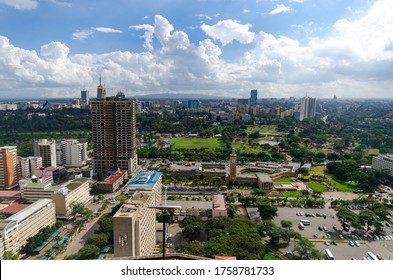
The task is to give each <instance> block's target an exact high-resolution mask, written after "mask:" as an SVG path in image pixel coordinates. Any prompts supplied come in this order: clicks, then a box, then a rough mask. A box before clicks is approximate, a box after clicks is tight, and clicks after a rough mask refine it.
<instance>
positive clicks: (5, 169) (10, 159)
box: [0, 146, 18, 189]
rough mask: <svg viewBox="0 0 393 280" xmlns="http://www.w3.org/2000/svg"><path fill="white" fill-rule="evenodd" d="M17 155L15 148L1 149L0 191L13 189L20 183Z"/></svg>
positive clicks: (6, 147)
mask: <svg viewBox="0 0 393 280" xmlns="http://www.w3.org/2000/svg"><path fill="white" fill-rule="evenodd" d="M17 153H18V150H17V148H16V147H15V146H5V147H0V189H11V188H13V187H15V186H16V184H17V182H18V169H17V158H18V154H17Z"/></svg>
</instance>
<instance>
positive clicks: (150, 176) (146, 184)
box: [128, 172, 162, 189]
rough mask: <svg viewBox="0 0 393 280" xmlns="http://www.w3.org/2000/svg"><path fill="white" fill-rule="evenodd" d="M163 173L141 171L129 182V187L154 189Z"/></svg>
mask: <svg viewBox="0 0 393 280" xmlns="http://www.w3.org/2000/svg"><path fill="white" fill-rule="evenodd" d="M161 175H162V173H161V172H141V173H139V175H138V176H136V177H135V178H134V179H133V180H132V181H131V182H130V183H129V184H128V188H137V189H138V188H139V189H140V188H142V189H152V188H153V187H154V185H155V184H156V183H157V181H158V179H159V178H160V177H161Z"/></svg>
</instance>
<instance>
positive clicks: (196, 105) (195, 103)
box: [187, 100, 201, 110]
mask: <svg viewBox="0 0 393 280" xmlns="http://www.w3.org/2000/svg"><path fill="white" fill-rule="evenodd" d="M187 103H188V109H194V110H197V109H200V108H201V102H200V101H199V100H188V102H187Z"/></svg>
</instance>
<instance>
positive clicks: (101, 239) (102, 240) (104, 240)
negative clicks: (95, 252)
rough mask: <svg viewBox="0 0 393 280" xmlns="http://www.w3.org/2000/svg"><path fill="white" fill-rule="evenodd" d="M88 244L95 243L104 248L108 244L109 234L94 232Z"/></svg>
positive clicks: (87, 241)
mask: <svg viewBox="0 0 393 280" xmlns="http://www.w3.org/2000/svg"><path fill="white" fill-rule="evenodd" d="M85 244H86V245H94V246H97V247H98V248H100V249H102V248H103V247H104V246H106V245H108V235H106V234H105V233H100V234H92V235H90V236H89V238H88V239H87V240H86V243H85Z"/></svg>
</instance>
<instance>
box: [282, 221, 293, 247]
mask: <svg viewBox="0 0 393 280" xmlns="http://www.w3.org/2000/svg"><path fill="white" fill-rule="evenodd" d="M280 223H281V227H283V228H285V229H287V230H286V232H285V236H284V239H285V240H286V241H287V242H289V241H290V240H291V228H292V227H293V223H292V222H291V221H287V220H282V221H281V222H280Z"/></svg>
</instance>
